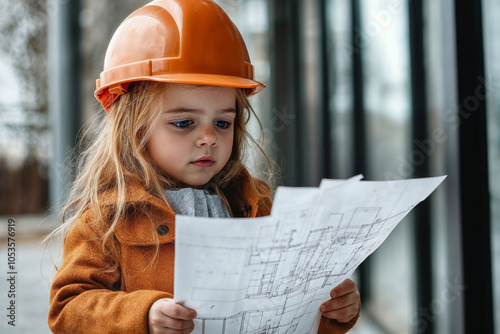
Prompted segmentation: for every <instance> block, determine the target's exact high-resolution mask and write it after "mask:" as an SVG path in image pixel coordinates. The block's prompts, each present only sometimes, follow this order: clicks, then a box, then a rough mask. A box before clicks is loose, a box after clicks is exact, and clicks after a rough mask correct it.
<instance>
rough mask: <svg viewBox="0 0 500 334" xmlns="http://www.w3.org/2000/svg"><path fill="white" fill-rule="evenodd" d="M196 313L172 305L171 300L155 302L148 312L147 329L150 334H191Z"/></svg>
mask: <svg viewBox="0 0 500 334" xmlns="http://www.w3.org/2000/svg"><path fill="white" fill-rule="evenodd" d="M194 318H196V312H195V311H194V310H191V309H188V308H186V307H184V306H182V305H179V304H176V303H174V301H173V300H172V299H168V298H165V299H160V300H157V301H156V302H155V303H153V305H152V306H151V308H150V310H149V319H148V327H149V332H150V333H151V334H159V333H181V334H184V333H186V334H187V333H191V332H192V331H193V329H194V322H193V319H194Z"/></svg>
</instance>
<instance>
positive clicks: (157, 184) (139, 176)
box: [49, 81, 272, 268]
mask: <svg viewBox="0 0 500 334" xmlns="http://www.w3.org/2000/svg"><path fill="white" fill-rule="evenodd" d="M168 85H170V84H168V83H159V82H149V81H140V82H134V83H131V84H130V86H129V90H128V92H127V93H126V94H124V95H122V96H120V98H119V99H118V100H117V101H116V102H115V103H114V104H113V106H112V107H111V109H110V110H109V112H107V113H106V112H105V111H104V110H101V111H100V113H99V114H97V115H96V116H95V119H94V120H93V122H91V124H92V125H94V128H93V129H88V130H87V131H86V132H85V133H84V136H83V138H82V140H81V141H80V144H79V145H80V146H84V145H85V144H84V143H85V138H86V137H91V138H90V143H89V144H88V146H87V147H86V148H85V149H84V150H83V151H82V153H81V154H80V156H79V158H78V163H77V177H76V180H75V181H74V183H73V186H72V188H71V191H70V195H69V199H68V201H67V203H66V205H65V207H64V208H63V210H62V212H61V217H60V220H61V225H60V227H58V228H57V229H56V230H55V231H54V232H53V233H52V234H51V236H54V235H62V236H63V237H64V236H65V235H66V234H67V233H68V231H69V229H70V227H71V226H72V225H73V223H74V222H75V221H76V220H78V219H79V217H80V216H82V214H84V212H85V211H87V210H89V211H90V212H92V214H93V215H94V216H93V223H94V224H97V227H98V228H99V230H101V231H103V232H104V233H103V235H102V250H103V252H104V254H105V255H107V256H109V257H110V259H112V262H113V263H114V265H113V268H116V266H117V262H116V261H117V251H118V250H117V247H116V245H117V242H116V240H115V237H114V231H115V229H116V227H117V225H118V224H119V222H120V221H121V220H122V218H123V217H124V216H126V215H127V214H129V211H130V209H131V208H127V205H126V204H127V203H126V192H127V187H128V186H129V184H130V181H132V180H135V181H138V182H139V183H140V184H141V185H142V186H143V187H144V188H145V189H146V191H148V192H149V193H151V194H153V195H155V196H157V197H158V198H160V199H162V200H163V201H165V202H166V203H168V201H167V199H166V196H165V192H164V190H165V189H166V188H173V187H176V186H177V182H176V180H174V179H172V178H170V177H169V176H168V175H166V174H165V173H164V172H163V171H162V170H161V169H160V168H159V167H158V166H157V165H156V163H155V162H154V160H153V159H152V158H151V156H150V154H149V153H148V140H149V137H150V134H151V131H152V128H153V126H154V125H155V123H156V122H157V121H158V119H159V116H160V114H159V112H158V111H159V110H161V108H160V103H161V101H162V98H161V96H162V94H163V93H164V90H165V89H166V87H167V86H168ZM252 114H253V115H254V117H255V118H256V119H257V121H258V124H259V127H260V129H261V134H262V133H263V131H262V124H261V123H260V121H259V119H258V117H257V116H256V114H255V112H254V110H253V109H252V107H251V105H250V103H249V101H248V99H247V96H246V92H245V90H244V89H236V118H235V127H234V129H235V130H234V131H235V133H234V140H233V150H232V153H231V156H230V159H229V161H228V163H227V164H226V166H225V167H224V168H223V169H222V170H221V171H220V172H219V173H218V174H217V175H215V176H214V177H213V178H212V180H211V181H210V182H209V183H208V184H207V185H206V187H207V188H209V189H210V190H212V191H213V192H215V193H216V194H218V195H219V196H220V197H221V198H222V200H223V201H224V203H226V206H227V208H228V210H229V212H230V213H231V215H232V216H238V217H245V216H247V214H248V208H247V206H246V203H245V198H243V191H241V189H239V186H240V184H241V182H238V181H239V178H240V177H241V176H240V174H241V171H242V169H243V168H244V165H243V163H242V158H243V155H244V154H245V151H246V149H247V148H246V144H247V139H248V140H250V141H251V142H253V144H254V145H255V146H256V147H257V148H258V150H259V151H260V152H261V153H262V154H263V157H264V161H265V163H266V165H267V169H268V172H269V173H268V178H269V179H270V178H271V174H272V173H271V172H270V171H271V168H270V162H269V159H268V158H267V156H266V154H265V153H264V151H263V150H262V148H261V146H260V145H259V144H258V142H257V141H256V140H254V139H253V138H252V137H251V136H250V135H249V133H248V132H247V129H246V125H247V123H248V122H249V120H250V117H251V115H252ZM109 189H113V190H114V191H115V192H116V194H117V201H116V205H114V206H113V208H112V212H109V209H110V208H103V207H102V204H101V203H99V200H98V198H99V195H100V194H102V193H103V192H104V191H106V190H109ZM257 191H259V189H257ZM132 209H133V208H132ZM146 214H148V213H146ZM148 215H149V214H148ZM150 217H151V219H150V220H151V223H152V228H153V229H154V228H155V227H154V226H153V219H152V216H150ZM154 235H155V237H156V238H157V236H156V234H154ZM51 236H49V238H50V237H51ZM158 247H159V245H158ZM158 247H157V251H158Z"/></svg>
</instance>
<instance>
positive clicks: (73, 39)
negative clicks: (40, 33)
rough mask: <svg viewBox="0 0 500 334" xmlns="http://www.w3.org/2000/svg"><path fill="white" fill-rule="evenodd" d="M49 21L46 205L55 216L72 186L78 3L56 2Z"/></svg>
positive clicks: (77, 98)
mask: <svg viewBox="0 0 500 334" xmlns="http://www.w3.org/2000/svg"><path fill="white" fill-rule="evenodd" d="M51 12H52V13H53V15H54V17H53V19H51V20H49V24H50V26H49V29H50V34H49V36H50V39H49V66H50V72H49V78H50V88H49V90H50V119H51V122H50V123H51V126H52V129H51V134H52V136H53V138H52V158H51V165H50V173H49V176H50V181H49V182H50V184H49V191H50V202H51V207H52V208H53V211H54V213H57V212H58V211H59V210H60V209H61V207H62V204H63V202H64V198H63V197H64V194H65V191H66V190H67V189H69V187H70V185H71V183H72V171H71V170H72V168H71V166H70V163H69V162H70V161H71V153H72V150H73V149H74V147H75V141H76V137H77V133H78V130H79V128H80V123H81V121H80V119H81V75H80V68H81V66H80V24H79V19H80V1H79V0H65V1H56V2H55V4H54V7H52V8H51Z"/></svg>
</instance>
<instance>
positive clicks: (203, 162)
mask: <svg viewBox="0 0 500 334" xmlns="http://www.w3.org/2000/svg"><path fill="white" fill-rule="evenodd" d="M214 163H215V161H214V159H213V158H212V157H210V156H203V157H200V158H198V159H196V160H195V161H193V162H191V164H192V165H195V166H196V167H202V168H207V167H211V166H212V165H213V164H214Z"/></svg>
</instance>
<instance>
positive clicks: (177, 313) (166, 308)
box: [160, 299, 196, 320]
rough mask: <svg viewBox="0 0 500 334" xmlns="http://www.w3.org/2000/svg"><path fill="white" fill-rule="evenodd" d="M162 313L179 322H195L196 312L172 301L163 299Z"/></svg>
mask: <svg viewBox="0 0 500 334" xmlns="http://www.w3.org/2000/svg"><path fill="white" fill-rule="evenodd" d="M163 301H164V302H163V303H162V304H161V308H160V311H161V312H162V313H163V314H164V315H166V316H167V317H170V318H173V319H179V320H193V319H194V318H196V312H195V311H194V310H191V309H188V308H187V307H184V306H182V305H180V304H176V303H174V302H173V301H172V299H163Z"/></svg>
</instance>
